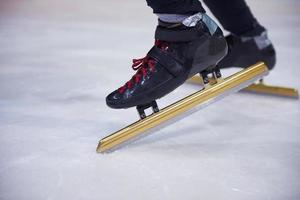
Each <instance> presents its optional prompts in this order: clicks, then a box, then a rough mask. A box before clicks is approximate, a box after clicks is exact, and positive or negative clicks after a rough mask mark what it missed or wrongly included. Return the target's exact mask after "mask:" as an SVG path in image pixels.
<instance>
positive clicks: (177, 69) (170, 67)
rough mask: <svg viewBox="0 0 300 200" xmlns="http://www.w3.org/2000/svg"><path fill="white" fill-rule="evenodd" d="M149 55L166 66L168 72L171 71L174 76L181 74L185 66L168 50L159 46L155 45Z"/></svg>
mask: <svg viewBox="0 0 300 200" xmlns="http://www.w3.org/2000/svg"><path fill="white" fill-rule="evenodd" d="M148 56H149V57H151V58H153V59H155V60H156V61H157V62H158V63H159V64H161V66H162V67H164V68H165V69H166V70H167V71H168V72H170V73H171V74H172V75H173V76H175V77H176V76H179V75H180V74H181V73H182V71H183V70H184V67H183V66H182V63H179V62H178V61H176V60H175V59H174V58H173V57H172V56H170V55H169V54H168V53H167V52H164V51H163V50H161V49H159V48H157V47H156V46H154V47H153V48H152V49H151V50H150V51H149V52H148Z"/></svg>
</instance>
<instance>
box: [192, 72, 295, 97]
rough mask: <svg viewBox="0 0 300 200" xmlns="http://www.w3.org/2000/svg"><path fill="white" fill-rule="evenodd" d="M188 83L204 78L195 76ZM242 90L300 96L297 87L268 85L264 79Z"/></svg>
mask: <svg viewBox="0 0 300 200" xmlns="http://www.w3.org/2000/svg"><path fill="white" fill-rule="evenodd" d="M187 82H188V83H192V84H202V80H201V78H200V76H193V77H192V78H190V79H189V80H187ZM241 91H242V92H253V93H258V94H264V95H275V96H281V97H289V98H295V99H298V98H299V92H298V90H297V89H295V88H290V87H282V86H273V85H266V84H265V83H263V82H262V81H260V82H258V83H253V84H251V85H249V86H248V87H245V88H243V89H242V90H241Z"/></svg>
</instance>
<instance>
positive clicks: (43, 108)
mask: <svg viewBox="0 0 300 200" xmlns="http://www.w3.org/2000/svg"><path fill="white" fill-rule="evenodd" d="M249 4H250V6H251V8H252V10H253V12H254V13H255V15H256V17H257V18H258V19H259V21H260V22H261V23H262V24H263V25H265V26H266V27H267V28H268V30H269V35H270V38H271V40H272V41H273V43H274V45H275V47H276V50H277V54H278V62H277V65H276V68H275V70H274V71H272V72H271V73H270V75H269V76H268V77H267V79H266V81H267V82H268V83H270V84H275V85H282V86H292V87H296V88H300V79H299V76H300V67H299V58H300V51H299V48H300V39H299V32H300V1H298V0H284V1H282V0H261V1H249ZM155 25H156V17H155V16H154V15H153V14H152V11H151V9H150V8H148V7H147V6H146V2H145V1H138V0H126V1H117V0H110V1H97V0H89V1H83V0H75V1H73V0H63V1H61V0H43V1H40V0H27V1H18V0H6V1H5V0H1V1H0V199H1V200H67V199H72V200H79V199H80V200H81V199H82V200H99V199H101V200H118V199H128V200H132V199H133V200H140V199H143V200H169V199H170V200H176V199H178V200H179V199H180V200H181V199H187V200H199V199H206V200H208V199H211V200H224V199H229V200H236V199H239V200H254V199H255V200H268V199H270V200H298V199H300V131H299V130H300V123H299V119H300V103H299V100H292V99H285V98H277V97H270V96H259V95H252V94H245V93H238V94H234V95H231V96H229V97H227V98H226V99H224V100H223V101H220V102H218V103H215V104H213V105H211V106H210V107H207V108H206V109H204V110H201V111H199V112H198V113H196V114H194V115H192V116H190V117H188V118H186V119H184V120H182V121H180V122H178V123H176V124H175V125H173V126H170V127H167V128H165V129H162V130H160V131H158V132H156V133H154V134H152V135H149V136H148V137H145V138H143V139H142V140H139V141H137V142H136V143H134V144H131V145H129V146H127V147H126V148H122V149H119V150H118V151H116V152H113V153H111V154H97V153H96V152H95V148H96V145H97V142H98V140H99V139H100V138H102V137H104V136H106V135H108V134H110V133H112V132H113V131H116V130H118V129H120V128H122V127H124V126H125V125H128V124H130V123H132V122H134V121H135V120H137V119H138V117H137V114H136V111H135V110H134V109H128V110H112V109H109V108H108V107H106V105H105V96H106V95H107V94H108V93H109V92H110V91H112V90H113V89H115V88H116V87H118V86H121V84H123V83H125V81H127V80H128V79H129V78H130V77H131V75H132V74H133V73H134V72H133V71H132V70H131V68H130V65H131V59H132V58H136V57H137V58H138V57H143V56H144V55H145V53H146V52H147V50H148V49H149V48H150V47H151V45H152V43H153V31H154V28H155ZM226 73H228V72H226ZM195 90H197V86H191V85H184V86H182V87H181V88H180V89H178V90H176V91H175V92H174V93H172V94H171V95H169V96H168V97H166V98H164V99H163V100H161V101H159V104H160V105H161V106H164V105H167V104H169V103H171V102H173V101H174V100H175V99H178V98H180V97H183V96H185V95H186V94H189V93H191V92H193V91H195Z"/></svg>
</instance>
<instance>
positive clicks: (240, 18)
mask: <svg viewBox="0 0 300 200" xmlns="http://www.w3.org/2000/svg"><path fill="white" fill-rule="evenodd" d="M203 1H204V2H205V4H206V5H207V6H208V8H209V9H210V10H211V12H212V13H213V14H214V15H215V17H216V18H217V19H218V20H219V22H220V23H221V24H222V26H223V27H224V29H226V30H227V31H229V32H231V33H233V34H236V35H241V34H243V33H246V32H247V31H249V30H251V29H253V26H254V24H256V23H257V20H256V19H255V18H254V16H253V14H252V13H251V10H250V9H249V7H248V5H247V4H246V2H245V0H203Z"/></svg>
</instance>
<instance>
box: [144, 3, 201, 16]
mask: <svg viewBox="0 0 300 200" xmlns="http://www.w3.org/2000/svg"><path fill="white" fill-rule="evenodd" d="M146 1H147V4H148V6H150V7H151V8H152V9H153V12H154V13H163V14H186V15H191V14H195V13H197V12H205V11H204V9H203V7H202V5H201V3H200V1H199V0H146Z"/></svg>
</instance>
